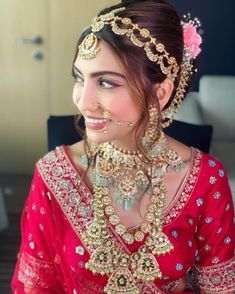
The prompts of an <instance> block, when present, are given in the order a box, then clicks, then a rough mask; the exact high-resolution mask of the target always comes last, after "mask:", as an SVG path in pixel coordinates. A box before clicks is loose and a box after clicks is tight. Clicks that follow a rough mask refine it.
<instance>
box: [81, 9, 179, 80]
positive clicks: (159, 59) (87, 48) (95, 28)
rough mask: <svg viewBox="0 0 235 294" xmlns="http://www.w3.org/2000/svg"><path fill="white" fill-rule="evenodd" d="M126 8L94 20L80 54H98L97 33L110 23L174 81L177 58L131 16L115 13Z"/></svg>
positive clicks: (88, 56) (86, 57) (91, 56)
mask: <svg viewBox="0 0 235 294" xmlns="http://www.w3.org/2000/svg"><path fill="white" fill-rule="evenodd" d="M125 9H126V8H125V7H121V8H118V9H115V10H113V11H111V12H109V13H107V14H103V15H100V16H98V17H96V18H95V19H94V20H93V23H92V25H91V31H92V32H91V33H90V34H89V35H88V36H87V37H86V38H85V39H84V40H83V42H82V43H81V44H80V45H79V48H78V49H79V53H78V54H79V56H80V57H81V58H83V59H92V58H94V57H95V56H96V54H97V53H98V51H99V47H98V41H97V37H96V35H95V33H97V32H99V31H101V30H102V29H103V28H104V26H106V25H109V26H110V27H111V29H112V31H113V33H115V34H116V35H119V36H126V37H128V38H129V39H130V41H131V42H132V43H133V44H134V45H135V46H137V47H141V48H142V47H143V48H144V50H145V52H146V55H147V57H148V59H149V60H151V61H153V62H156V63H157V64H159V66H160V68H161V71H162V73H163V74H165V75H166V76H167V77H168V78H169V79H171V80H173V81H174V80H175V78H176V76H177V73H178V71H179V69H180V68H179V66H178V64H177V62H176V59H175V58H174V57H173V56H170V54H169V53H168V52H167V51H166V49H165V46H164V45H163V44H162V43H158V42H157V40H156V39H155V38H153V37H152V36H151V34H150V32H149V30H147V29H145V28H139V26H138V25H137V24H134V23H133V22H132V20H131V19H130V18H127V17H120V16H117V15H115V14H116V13H118V12H121V11H123V10H125ZM138 36H140V37H142V38H144V39H145V41H141V40H140V39H139V38H138ZM154 51H155V53H154Z"/></svg>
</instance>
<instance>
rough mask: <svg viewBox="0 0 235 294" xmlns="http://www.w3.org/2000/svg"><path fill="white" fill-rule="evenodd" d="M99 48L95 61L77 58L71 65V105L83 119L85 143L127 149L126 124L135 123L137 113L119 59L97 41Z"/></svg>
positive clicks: (129, 143) (129, 134)
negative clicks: (72, 73)
mask: <svg viewBox="0 0 235 294" xmlns="http://www.w3.org/2000/svg"><path fill="white" fill-rule="evenodd" d="M99 47H100V51H99V52H98V54H97V56H96V57H95V58H93V59H89V60H84V59H81V58H80V57H79V55H78V57H77V59H76V61H75V63H74V67H73V72H74V77H75V86H74V90H73V102H74V104H75V105H76V106H77V108H78V110H79V111H80V112H81V113H82V115H83V116H84V118H85V125H86V133H87V137H88V139H90V140H91V141H93V142H96V143H102V142H107V141H109V142H110V141H112V142H114V143H115V144H116V145H117V146H119V147H123V148H125V147H129V148H131V147H134V145H133V144H134V137H133V129H134V127H133V126H131V127H130V126H128V123H130V122H134V123H136V122H137V121H138V119H139V118H140V116H141V112H140V109H139V108H138V106H137V103H136V102H135V101H134V98H133V97H132V95H131V91H130V88H129V86H128V83H127V80H126V76H125V71H124V69H123V66H122V64H121V63H120V61H119V59H118V58H117V56H116V55H115V54H114V53H113V52H112V50H111V49H110V47H109V46H108V45H107V43H105V42H103V41H100V42H99ZM104 110H106V111H108V112H109V113H110V119H105V115H104ZM118 122H120V124H121V125H119V123H118ZM105 126H106V127H105ZM104 129H106V130H107V132H104Z"/></svg>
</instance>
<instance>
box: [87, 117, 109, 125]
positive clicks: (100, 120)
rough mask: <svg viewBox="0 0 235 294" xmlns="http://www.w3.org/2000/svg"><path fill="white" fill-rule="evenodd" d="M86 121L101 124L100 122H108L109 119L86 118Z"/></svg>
mask: <svg viewBox="0 0 235 294" xmlns="http://www.w3.org/2000/svg"><path fill="white" fill-rule="evenodd" d="M85 120H86V123H88V124H92V125H94V124H96V125H100V124H106V123H107V122H108V119H100V118H88V117H86V118H85Z"/></svg>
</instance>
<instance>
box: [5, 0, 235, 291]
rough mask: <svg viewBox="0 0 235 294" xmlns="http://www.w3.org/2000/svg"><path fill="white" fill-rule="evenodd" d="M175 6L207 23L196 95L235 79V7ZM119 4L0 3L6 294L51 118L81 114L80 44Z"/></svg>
mask: <svg viewBox="0 0 235 294" xmlns="http://www.w3.org/2000/svg"><path fill="white" fill-rule="evenodd" d="M169 2H170V3H172V4H173V5H175V6H176V7H177V8H178V9H179V10H180V11H181V13H182V14H184V13H187V12H191V15H192V16H193V17H194V16H198V17H199V18H200V20H201V22H202V25H203V26H202V29H201V33H202V34H203V45H202V54H201V55H200V57H199V60H198V75H197V78H196V82H195V84H194V88H193V90H194V91H197V90H198V87H199V80H200V78H201V76H203V75H226V76H227V75H229V76H233V75H235V61H234V52H235V24H234V15H233V14H234V11H235V2H234V1H233V0H224V1H223V2H221V1H214V0H207V1H193V0H191V1H188V0H169ZM115 3H118V1H112V0H99V1H94V0H86V1H85V0H84V1H82V0H67V1H63V0H50V1H47V0H40V1H35V0H1V1H0V28H1V29H0V31H1V41H0V293H3V294H5V293H6V294H7V293H11V292H10V288H9V281H10V279H11V276H12V272H13V268H14V264H15V259H16V254H17V251H18V247H19V241H20V233H19V218H20V212H21V210H22V208H23V205H24V202H25V199H26V197H27V194H28V189H29V185H30V181H31V178H32V174H33V170H34V164H35V162H36V161H37V160H38V159H39V158H40V157H41V156H43V155H44V154H45V153H46V152H47V150H48V147H47V146H48V144H47V119H48V117H49V116H50V115H71V114H75V113H76V109H75V107H74V106H73V104H72V99H71V94H72V87H73V78H72V76H71V65H72V60H73V57H74V51H75V46H76V42H77V39H78V37H79V35H80V33H81V31H82V30H83V29H84V28H85V27H86V26H88V25H90V23H91V20H92V19H93V17H94V16H95V15H96V14H97V12H98V11H99V10H100V9H102V8H104V7H105V6H109V5H112V4H115ZM234 98H235V97H234ZM234 110H235V109H234ZM232 160H234V157H233V159H232ZM234 164H235V160H234Z"/></svg>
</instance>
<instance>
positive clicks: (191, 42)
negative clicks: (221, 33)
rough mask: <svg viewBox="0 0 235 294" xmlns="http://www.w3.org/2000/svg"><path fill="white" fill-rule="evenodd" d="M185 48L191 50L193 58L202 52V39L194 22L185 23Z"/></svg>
mask: <svg viewBox="0 0 235 294" xmlns="http://www.w3.org/2000/svg"><path fill="white" fill-rule="evenodd" d="M183 32H184V46H185V47H186V48H188V49H189V52H190V55H191V58H196V57H197V56H198V54H199V53H200V52H201V48H200V45H201V43H202V38H201V36H200V35H199V34H198V32H197V29H196V27H195V25H194V24H193V23H192V22H188V23H183Z"/></svg>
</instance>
